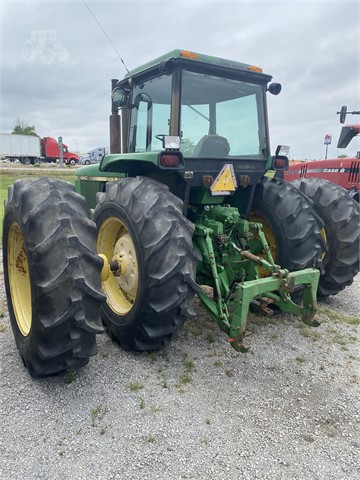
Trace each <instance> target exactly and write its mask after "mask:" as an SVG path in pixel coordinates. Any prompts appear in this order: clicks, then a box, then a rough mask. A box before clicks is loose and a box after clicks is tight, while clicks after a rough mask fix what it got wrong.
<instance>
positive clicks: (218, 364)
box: [214, 360, 223, 367]
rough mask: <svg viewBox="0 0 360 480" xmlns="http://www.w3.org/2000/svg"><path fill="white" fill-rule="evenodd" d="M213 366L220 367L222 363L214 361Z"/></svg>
mask: <svg viewBox="0 0 360 480" xmlns="http://www.w3.org/2000/svg"><path fill="white" fill-rule="evenodd" d="M214 365H215V367H221V366H222V365H223V362H222V361H221V360H215V362H214Z"/></svg>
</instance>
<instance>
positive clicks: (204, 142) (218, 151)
mask: <svg viewBox="0 0 360 480" xmlns="http://www.w3.org/2000/svg"><path fill="white" fill-rule="evenodd" d="M229 152H230V145H229V142H228V141H227V139H226V138H225V137H221V136H220V135H204V136H203V137H202V138H201V139H200V140H199V142H198V144H197V145H196V147H195V148H194V153H193V156H194V157H208V158H217V157H219V158H223V157H227V156H228V155H229Z"/></svg>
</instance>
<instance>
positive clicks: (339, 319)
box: [318, 307, 360, 326]
mask: <svg viewBox="0 0 360 480" xmlns="http://www.w3.org/2000/svg"><path fill="white" fill-rule="evenodd" d="M318 313H323V314H324V315H326V316H327V317H328V318H329V319H330V320H332V321H333V322H334V323H342V324H345V325H355V326H358V325H360V317H352V316H348V315H344V314H343V313H339V312H335V311H334V310H332V309H331V308H329V307H320V308H319V309H318Z"/></svg>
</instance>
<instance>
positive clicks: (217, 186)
mask: <svg viewBox="0 0 360 480" xmlns="http://www.w3.org/2000/svg"><path fill="white" fill-rule="evenodd" d="M236 188H237V183H236V178H235V172H234V166H233V165H232V164H231V163H226V164H225V165H224V166H223V168H222V169H221V171H220V173H219V175H218V176H217V177H216V178H215V180H214V183H213V184H212V185H211V187H210V191H211V194H212V195H229V194H230V193H232V192H234V191H235V190H236Z"/></svg>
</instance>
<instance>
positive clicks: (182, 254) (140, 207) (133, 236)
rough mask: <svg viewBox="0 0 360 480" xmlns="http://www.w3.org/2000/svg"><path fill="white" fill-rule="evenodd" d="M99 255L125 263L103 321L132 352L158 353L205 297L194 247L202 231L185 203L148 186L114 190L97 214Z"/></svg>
mask: <svg viewBox="0 0 360 480" xmlns="http://www.w3.org/2000/svg"><path fill="white" fill-rule="evenodd" d="M93 218H94V221H95V222H96V224H97V227H98V237H97V248H98V253H99V254H103V255H105V256H106V258H107V259H108V261H109V262H110V261H111V260H117V261H118V262H119V264H121V270H120V272H118V273H117V275H118V276H114V275H113V274H112V273H110V276H109V277H108V279H107V280H105V281H104V282H103V284H102V286H103V290H104V292H105V294H106V297H107V300H106V303H105V304H104V305H103V307H102V318H103V321H104V323H105V325H106V327H107V329H108V332H109V334H110V336H111V337H112V338H113V339H115V340H116V341H117V342H118V343H120V345H121V346H122V347H123V348H124V349H125V350H138V351H142V350H157V349H160V348H163V347H164V346H166V345H167V344H168V343H169V341H170V340H171V339H172V338H173V337H174V336H175V335H176V334H177V333H178V331H179V329H180V328H181V326H182V325H183V323H184V321H185V319H186V317H191V316H193V315H194V312H193V310H192V307H191V305H192V300H193V296H194V294H195V293H196V292H197V291H198V290H199V288H198V286H197V284H196V283H195V267H196V263H197V261H198V260H199V258H198V254H197V253H196V252H195V251H194V250H193V247H192V235H193V232H194V226H193V225H192V223H191V222H189V221H188V220H187V219H186V218H185V217H184V216H183V214H182V202H181V200H180V199H179V198H177V197H176V196H174V195H173V194H171V193H170V192H169V190H168V188H167V187H165V186H164V185H163V184H161V183H158V182H155V181H153V180H151V179H148V178H142V177H136V178H126V179H123V180H120V181H119V182H117V183H108V184H107V185H106V192H105V193H100V194H98V204H97V206H96V208H95V211H94V214H93Z"/></svg>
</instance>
